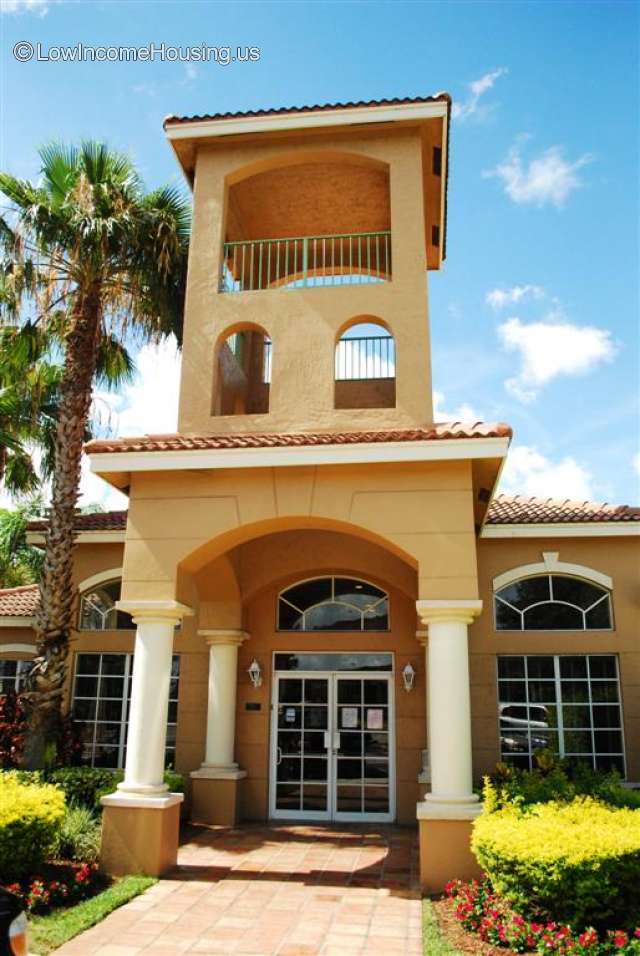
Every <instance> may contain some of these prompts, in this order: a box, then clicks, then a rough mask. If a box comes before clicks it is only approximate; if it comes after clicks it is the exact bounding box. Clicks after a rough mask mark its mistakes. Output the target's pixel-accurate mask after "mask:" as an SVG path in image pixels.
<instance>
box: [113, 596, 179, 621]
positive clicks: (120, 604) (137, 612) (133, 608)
mask: <svg viewBox="0 0 640 956" xmlns="http://www.w3.org/2000/svg"><path fill="white" fill-rule="evenodd" d="M116 608H117V609H118V611H125V612H126V613H127V614H130V615H131V617H132V618H133V620H134V623H135V624H139V623H143V622H144V623H145V624H160V623H165V622H170V623H173V624H179V623H180V621H181V620H182V618H183V617H193V614H194V611H193V608H190V607H188V606H187V605H186V604H181V603H180V602H179V601H116Z"/></svg>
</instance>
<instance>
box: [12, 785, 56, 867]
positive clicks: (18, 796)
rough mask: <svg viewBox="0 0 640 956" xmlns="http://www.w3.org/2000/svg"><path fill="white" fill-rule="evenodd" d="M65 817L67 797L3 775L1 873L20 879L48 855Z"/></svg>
mask: <svg viewBox="0 0 640 956" xmlns="http://www.w3.org/2000/svg"><path fill="white" fill-rule="evenodd" d="M63 817H64V794H63V793H62V792H61V791H60V790H58V788H57V787H53V786H51V785H49V784H40V785H39V784H35V783H21V782H20V780H19V779H18V777H17V775H16V774H13V773H11V772H9V773H5V774H2V775H0V873H1V874H2V877H3V878H4V879H13V880H20V879H23V878H25V877H27V876H30V875H31V874H32V873H34V872H35V871H36V870H37V869H38V868H39V867H40V866H41V865H42V863H43V861H44V860H45V859H46V858H47V857H48V856H49V853H50V852H51V851H52V850H53V847H54V845H55V841H56V834H57V831H58V828H59V826H60V824H61V823H62V819H63Z"/></svg>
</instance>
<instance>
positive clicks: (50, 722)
mask: <svg viewBox="0 0 640 956" xmlns="http://www.w3.org/2000/svg"><path fill="white" fill-rule="evenodd" d="M100 321H101V305H100V289H99V287H94V288H91V289H90V290H88V291H87V292H85V293H84V294H83V293H80V292H79V293H78V297H77V299H76V303H75V306H74V309H73V314H72V320H71V329H70V332H69V334H68V336H67V339H66V342H65V361H64V372H63V376H62V382H61V386H60V411H59V417H58V423H57V428H56V439H55V472H54V478H53V485H52V491H51V509H50V515H49V522H48V526H47V533H46V542H45V560H44V568H43V575H42V583H41V585H40V609H39V611H38V614H37V616H36V624H35V631H36V644H37V651H38V656H37V658H36V661H35V664H34V667H33V669H32V671H31V674H30V675H29V686H28V692H27V700H28V702H29V705H30V706H29V718H30V719H29V724H30V733H29V740H28V743H27V747H26V752H25V762H26V763H27V765H28V766H30V767H34V766H43V765H44V763H45V762H46V763H49V762H51V761H52V760H53V759H55V757H56V751H57V743H58V740H59V735H60V730H61V718H62V710H63V694H64V683H65V677H66V660H67V655H68V650H69V636H70V631H71V626H72V621H73V612H74V598H75V592H74V587H73V549H74V541H75V531H74V519H75V513H76V505H77V502H78V495H79V485H80V468H81V460H82V444H83V440H84V434H85V428H86V424H87V419H88V416H89V409H90V407H91V393H92V380H93V376H94V373H95V368H96V361H97V353H98V342H99V333H100Z"/></svg>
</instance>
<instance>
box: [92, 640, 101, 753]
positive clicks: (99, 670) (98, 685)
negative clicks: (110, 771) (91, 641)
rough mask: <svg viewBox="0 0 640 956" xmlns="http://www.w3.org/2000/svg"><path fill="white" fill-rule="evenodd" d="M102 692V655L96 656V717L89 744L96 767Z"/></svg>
mask: <svg viewBox="0 0 640 956" xmlns="http://www.w3.org/2000/svg"><path fill="white" fill-rule="evenodd" d="M101 692H102V654H98V682H97V685H96V715H95V717H94V718H93V737H92V743H91V766H92V767H95V765H96V738H97V736H98V715H99V712H100V694H101Z"/></svg>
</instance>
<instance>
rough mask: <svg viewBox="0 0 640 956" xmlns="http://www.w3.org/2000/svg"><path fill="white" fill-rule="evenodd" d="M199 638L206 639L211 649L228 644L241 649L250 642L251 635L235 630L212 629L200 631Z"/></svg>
mask: <svg viewBox="0 0 640 956" xmlns="http://www.w3.org/2000/svg"><path fill="white" fill-rule="evenodd" d="M198 636H199V637H204V639H205V641H206V643H207V644H208V645H209V647H212V646H216V645H219V644H223V645H224V644H227V645H231V646H236V647H239V646H240V644H244V642H245V641H248V640H249V637H250V635H249V634H247V632H246V631H240V630H236V629H234V628H226V627H225V628H212V629H205V630H199V631H198Z"/></svg>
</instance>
